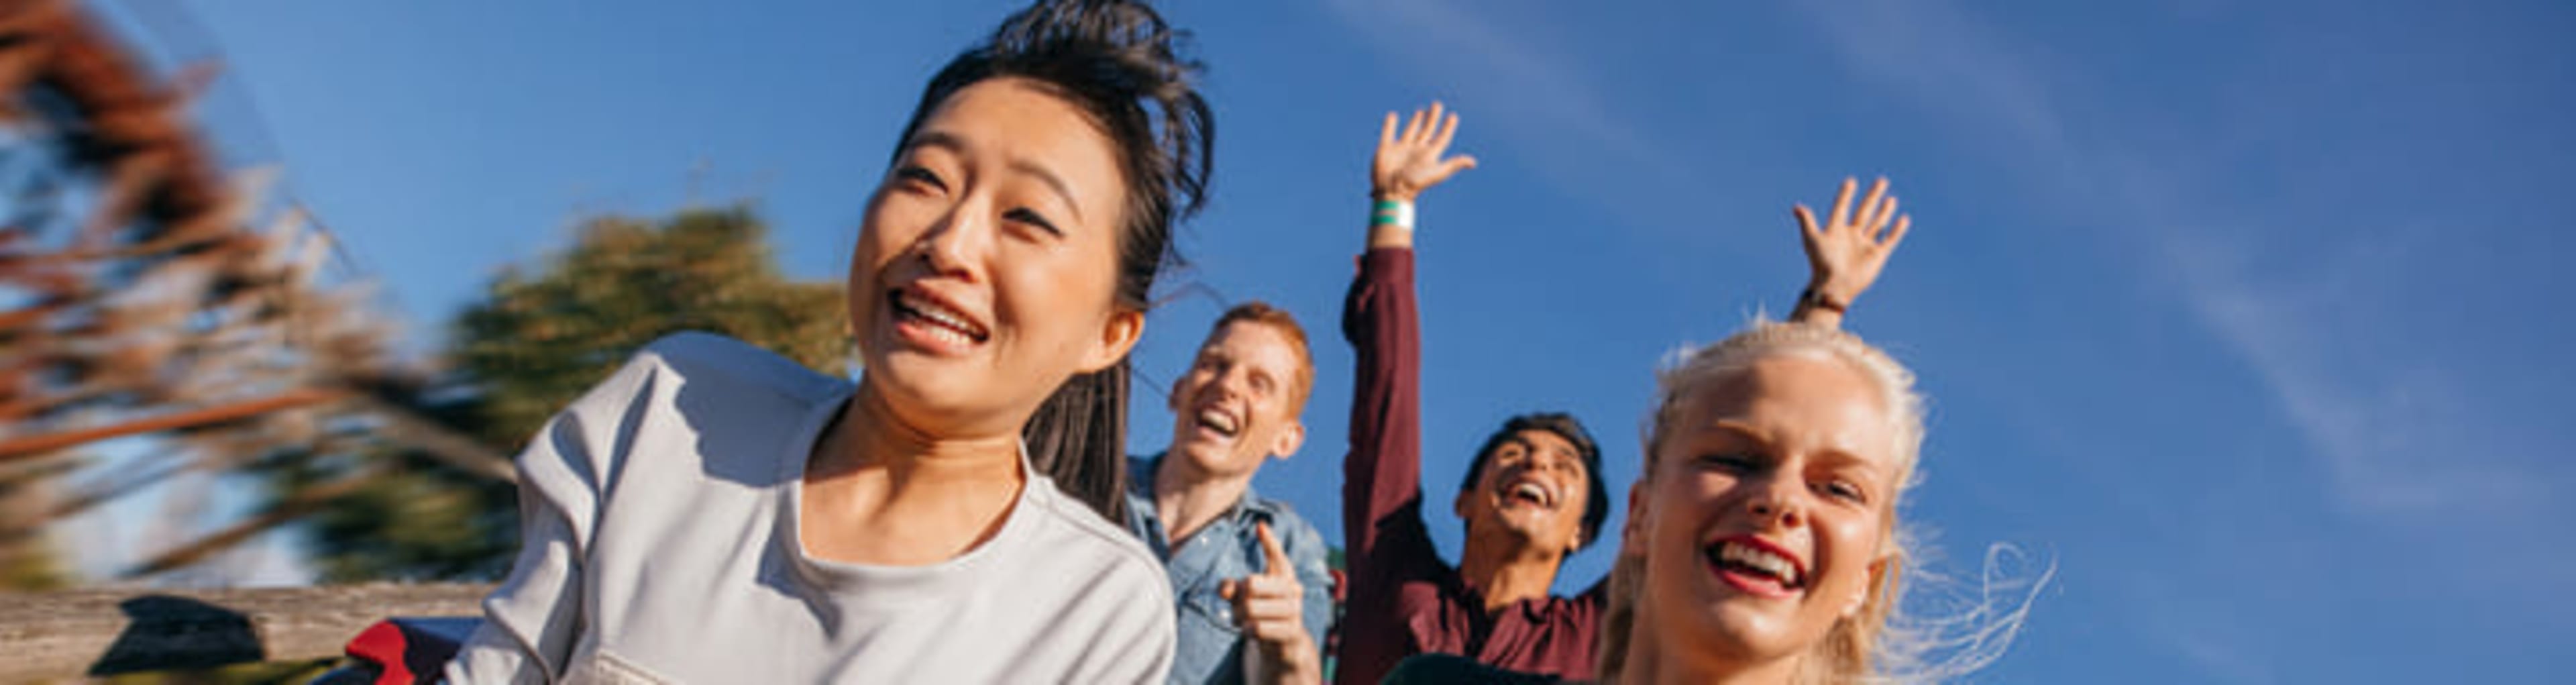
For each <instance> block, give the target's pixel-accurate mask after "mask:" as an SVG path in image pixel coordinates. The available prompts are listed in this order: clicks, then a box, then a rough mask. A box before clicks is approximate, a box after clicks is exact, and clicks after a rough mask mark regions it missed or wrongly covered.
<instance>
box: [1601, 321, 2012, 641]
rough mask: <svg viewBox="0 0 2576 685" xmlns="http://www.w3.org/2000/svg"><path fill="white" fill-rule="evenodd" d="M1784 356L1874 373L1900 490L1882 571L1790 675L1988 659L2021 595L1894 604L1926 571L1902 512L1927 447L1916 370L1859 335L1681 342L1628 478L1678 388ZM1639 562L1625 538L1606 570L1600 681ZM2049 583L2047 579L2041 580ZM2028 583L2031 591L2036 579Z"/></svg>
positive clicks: (1662, 373) (1625, 621)
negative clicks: (1943, 612) (1692, 345)
mask: <svg viewBox="0 0 2576 685" xmlns="http://www.w3.org/2000/svg"><path fill="white" fill-rule="evenodd" d="M1784 355H1787V356H1800V357H1807V358H1813V359H1820V360H1828V361H1835V362H1840V363H1842V364H1844V365H1846V366H1848V367H1850V368H1852V369H1853V370H1856V371H1859V372H1860V373H1861V375H1863V376H1865V377H1867V378H1869V379H1870V381H1871V383H1872V385H1875V386H1876V387H1877V389H1878V391H1879V398H1880V404H1881V406H1884V407H1886V408H1887V412H1886V416H1887V417H1888V420H1889V421H1890V422H1891V423H1892V424H1893V425H1891V426H1890V429H1891V430H1890V431H1889V434H1890V435H1892V436H1893V444H1891V445H1889V446H1888V448H1889V450H1890V454H1892V455H1894V456H1895V461H1896V464H1897V478H1896V483H1897V484H1898V485H1897V490H1896V496H1894V497H1890V498H1888V499H1887V500H1886V502H1887V512H1888V515H1887V516H1886V517H1885V519H1884V520H1885V522H1886V523H1885V527H1884V528H1882V529H1881V531H1880V533H1881V535H1882V536H1883V537H1882V540H1884V543H1883V544H1884V545H1885V547H1884V548H1883V551H1884V553H1885V554H1886V562H1885V563H1886V565H1885V570H1884V571H1883V572H1881V573H1879V574H1878V575H1877V576H1876V577H1875V578H1873V579H1872V580H1871V582H1870V588H1869V591H1868V595H1867V597H1866V598H1865V600H1864V601H1863V603H1862V605H1861V608H1860V610H1859V611H1858V612H1856V613H1854V614H1853V615H1851V616H1848V617H1844V618H1841V619H1838V620H1836V621H1835V622H1834V626H1833V628H1831V629H1830V630H1829V631H1828V632H1827V633H1826V634H1825V637H1824V639H1823V640H1821V641H1819V642H1818V643H1817V644H1816V645H1815V646H1814V647H1813V648H1812V649H1811V651H1810V652H1808V654H1807V655H1806V658H1805V659H1803V661H1802V665H1801V666H1800V667H1799V670H1798V674H1797V676H1796V677H1795V679H1794V680H1795V682H1798V683H1802V684H1804V683H1819V684H1823V683H1834V684H1839V683H1862V682H1936V681H1938V680H1941V679H1944V678H1949V677H1955V676H1957V675H1960V674H1963V673H1966V672H1967V671H1972V670H1975V669H1976V668H1978V667H1981V666H1984V665H1985V664H1986V663H1988V662H1991V661H1993V660H1994V658H1995V657H1996V656H1999V655H2000V654H2001V652H2002V648H2003V646H2004V645H2005V644H2008V643H2009V642H2010V641H2011V637H2012V635H2013V634H2014V633H2015V632H2017V631H2018V630H2019V628H2020V625H2021V616H2022V615H2023V613H2025V612H2026V611H2027V610H2028V603H2027V601H2024V602H2023V603H2022V604H2021V605H2020V607H2019V608H2018V609H2016V610H2013V611H2009V612H2001V613H1998V612H1996V611H1994V610H1993V609H1994V606H1995V603H1994V602H1993V601H1991V593H1989V595H1988V596H1989V598H1990V599H1989V601H1985V602H1980V603H1978V605H1977V606H1976V607H1974V608H1972V609H1971V610H1970V611H1967V612H1965V613H1963V614H1961V615H1959V616H1955V617H1948V618H1936V619H1930V620H1925V619H1920V618H1916V617H1912V616H1907V615H1905V614H1904V613H1903V612H1902V611H1900V606H1899V605H1900V604H1901V601H1900V600H1901V599H1902V594H1903V593H1902V589H1903V586H1904V583H1903V582H1902V581H1903V580H1904V579H1906V578H1908V577H1916V578H1918V579H1919V578H1921V577H1924V574H1923V573H1922V572H1921V570H1920V569H1910V568H1909V567H1910V566H1915V563H1914V562H1915V561H1916V558H1915V554H1914V550H1915V547H1916V544H1917V542H1918V541H1917V540H1916V539H1915V537H1914V536H1913V535H1912V534H1911V533H1910V532H1909V531H1908V530H1906V529H1905V527H1903V526H1900V525H1899V524H1898V522H1897V519H1898V518H1899V516H1898V515H1897V511H1898V506H1899V504H1900V502H1901V501H1902V499H1903V493H1904V492H1905V491H1906V490H1910V489H1912V488H1913V487H1914V485H1915V483H1916V481H1917V478H1916V477H1915V476H1916V469H1915V464H1916V462H1917V461H1918V460H1919V458H1920V455H1921V453H1922V448H1923V432H1924V429H1923V426H1924V400H1923V397H1922V395H1920V394H1917V393H1916V392H1915V390H1914V373H1913V372H1912V371H1909V370H1907V369H1906V368H1905V366H1904V365H1903V364H1899V363H1897V361H1896V359H1895V358H1893V357H1890V356H1888V354H1887V353H1886V352H1885V351H1882V350H1880V349H1878V348H1877V347H1873V346H1871V345H1870V344H1869V343H1867V342H1864V341H1862V340H1861V339H1860V337H1859V336H1856V335H1852V334H1850V333H1847V332H1843V331H1841V330H1837V329H1833V328H1828V327H1824V326H1816V325H1809V324H1801V323H1778V322H1771V321H1764V320H1761V319H1758V318H1757V319H1756V320H1755V321H1754V322H1753V324H1752V325H1751V326H1749V327H1747V328H1746V329H1745V330H1744V331H1742V332H1739V333H1736V334H1735V335H1732V336H1729V337H1727V338H1726V339H1725V340H1720V341H1718V342H1717V343H1716V344H1712V345H1708V346H1706V347H1700V348H1697V349H1688V348H1685V349H1683V350H1680V351H1678V352H1676V353H1675V354H1674V355H1673V356H1672V357H1670V358H1669V359H1667V361H1666V362H1665V364H1664V365H1663V367H1662V368H1660V369H1658V370H1657V371H1656V373H1655V385H1656V395H1655V405H1654V409H1653V411H1652V413H1650V414H1648V416H1647V422H1646V436H1645V442H1644V443H1643V444H1644V446H1645V465H1644V468H1643V470H1642V472H1641V475H1639V477H1638V483H1637V485H1636V486H1635V487H1638V488H1644V487H1647V484H1648V483H1651V482H1652V481H1653V480H1654V478H1655V477H1656V473H1657V471H1656V467H1657V466H1658V465H1659V464H1658V463H1657V452H1658V449H1657V448H1658V447H1659V446H1660V445H1661V442H1662V440H1663V438H1664V436H1665V435H1666V433H1667V428H1669V427H1670V426H1671V425H1672V422H1673V421H1674V420H1676V419H1678V418H1679V417H1678V416H1677V414H1678V413H1679V411H1680V404H1681V400H1682V399H1683V398H1684V397H1686V396H1687V395H1688V394H1689V393H1690V392H1691V391H1692V390H1694V389H1697V388H1700V387H1704V386H1705V385H1707V384H1708V383H1711V382H1715V381H1718V380H1721V379H1725V378H1731V377H1733V376H1735V375H1737V374H1741V373H1743V372H1745V371H1746V370H1747V369H1749V368H1751V367H1752V366H1753V364H1754V363H1755V362H1757V361H1759V360H1762V359H1765V358H1770V357H1777V356H1784ZM1632 525H1633V524H1632ZM1644 561H1645V557H1644V551H1643V550H1627V549H1623V550H1621V551H1620V555H1619V559H1618V561H1617V563H1616V565H1615V566H1614V567H1612V569H1611V573H1610V596H1609V607H1608V612H1607V615H1606V616H1605V617H1604V618H1603V623H1602V630H1601V646H1600V649H1599V650H1597V653H1598V654H1599V659H1600V663H1599V665H1598V668H1596V669H1595V672H1596V673H1598V674H1599V675H1600V676H1601V679H1602V682H1605V683H1615V682H1618V681H1619V679H1620V677H1621V675H1622V674H1623V673H1624V672H1625V671H1626V670H1627V667H1628V666H1629V664H1627V663H1626V661H1627V647H1628V643H1629V641H1630V640H1631V639H1632V638H1633V636H1634V633H1635V630H1636V626H1635V625H1634V623H1635V622H1636V619H1637V601H1636V600H1637V594H1638V593H1639V592H1640V591H1642V589H1643V583H1644V580H1645V563H1644ZM1987 561H1988V572H1987V577H1986V580H1987V586H1988V587H1989V588H1990V589H1991V588H1992V587H1994V586H1995V585H1996V583H1995V580H1996V579H1995V571H1994V569H1995V565H1996V562H1997V561H1998V557H1996V556H1993V555H1992V554H1991V553H1990V556H1989V558H1988V560H1987ZM1909 572H1910V573H1909ZM2045 582H2046V580H2045V578H2043V579H2041V580H2040V581H2039V583H2038V584H2045ZM2032 590H2033V591H2034V592H2036V590H2037V587H2036V584H2035V585H2034V586H2033V587H2032ZM1954 633H1957V635H1953V634H1954ZM1945 651H1955V652H1956V653H1955V654H1952V655H1950V658H1947V659H1933V658H1930V657H1932V656H1933V653H1935V652H1945Z"/></svg>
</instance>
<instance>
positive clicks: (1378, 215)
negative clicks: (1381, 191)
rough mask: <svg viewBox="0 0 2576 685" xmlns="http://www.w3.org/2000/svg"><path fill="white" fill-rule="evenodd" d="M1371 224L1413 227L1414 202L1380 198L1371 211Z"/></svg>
mask: <svg viewBox="0 0 2576 685" xmlns="http://www.w3.org/2000/svg"><path fill="white" fill-rule="evenodd" d="M1369 225H1370V226H1402V227H1404V228H1406V229H1411V228H1413V203H1411V202H1406V201H1403V200H1379V201H1377V207H1376V208H1375V209H1373V210H1371V211H1370V212H1369Z"/></svg>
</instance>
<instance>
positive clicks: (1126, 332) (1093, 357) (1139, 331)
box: [1082, 307, 1145, 373]
mask: <svg viewBox="0 0 2576 685" xmlns="http://www.w3.org/2000/svg"><path fill="white" fill-rule="evenodd" d="M1144 337H1145V312H1144V310H1141V309H1128V308H1126V307H1118V308H1116V309H1112V310H1110V312H1109V320H1108V321H1104V322H1101V325H1100V344H1099V345H1096V346H1093V347H1092V348H1091V353H1090V354H1088V355H1085V356H1084V357H1083V358H1082V372H1083V373H1092V372H1096V371H1099V370H1101V369H1106V368H1109V365H1111V364H1116V363H1118V360H1120V359H1124V358H1126V357H1127V351H1128V350H1133V349H1136V341H1137V340H1140V339H1143V338H1144Z"/></svg>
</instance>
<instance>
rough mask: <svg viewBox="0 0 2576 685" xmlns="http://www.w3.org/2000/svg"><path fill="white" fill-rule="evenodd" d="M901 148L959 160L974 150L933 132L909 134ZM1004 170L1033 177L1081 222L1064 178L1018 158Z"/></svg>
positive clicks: (959, 139) (1077, 205) (1078, 207)
mask: <svg viewBox="0 0 2576 685" xmlns="http://www.w3.org/2000/svg"><path fill="white" fill-rule="evenodd" d="M903 146H904V149H905V150H916V149H920V148H939V149H942V150H947V151H949V152H953V153H956V154H958V155H961V156H962V155H968V154H971V153H973V152H974V149H975V147H974V146H973V145H969V144H967V142H966V139H965V138H962V137H959V136H958V135H957V134H954V133H949V132H947V131H941V130H937V129H923V130H921V131H918V132H915V133H913V134H912V139H911V140H907V141H904V145H903ZM1004 168H1008V169H1010V170H1011V171H1014V172H1018V173H1022V174H1027V175H1030V176H1034V177H1036V178H1037V179H1038V182H1040V183H1044V184H1046V186H1047V188H1049V189H1051V190H1054V191H1055V194H1056V196H1057V197H1060V198H1063V199H1064V205H1065V207H1067V208H1069V209H1070V210H1071V211H1072V212H1073V219H1074V220H1075V221H1081V220H1082V203H1081V202H1078V201H1076V200H1074V199H1073V187H1072V186H1069V185H1066V184H1065V182H1064V177H1062V176H1058V175H1056V173H1055V170H1053V169H1048V168H1047V167H1046V165H1044V164H1039V163H1037V162H1036V161H1034V160H1030V159H1026V158H1020V157H1013V158H1011V159H1010V160H1008V161H1007V162H1006V163H1005V164H1004Z"/></svg>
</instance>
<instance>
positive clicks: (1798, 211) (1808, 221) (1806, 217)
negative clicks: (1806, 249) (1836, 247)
mask: <svg viewBox="0 0 2576 685" xmlns="http://www.w3.org/2000/svg"><path fill="white" fill-rule="evenodd" d="M1789 213H1790V214H1794V215H1796V216H1797V217H1798V232H1799V233H1801V234H1804V235H1806V236H1807V240H1809V241H1822V240H1824V239H1825V234H1824V232H1823V231H1821V230H1818V229H1817V228H1816V213H1815V212H1812V211H1808V210H1807V206H1806V205H1797V206H1793V207H1790V208H1789Z"/></svg>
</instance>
